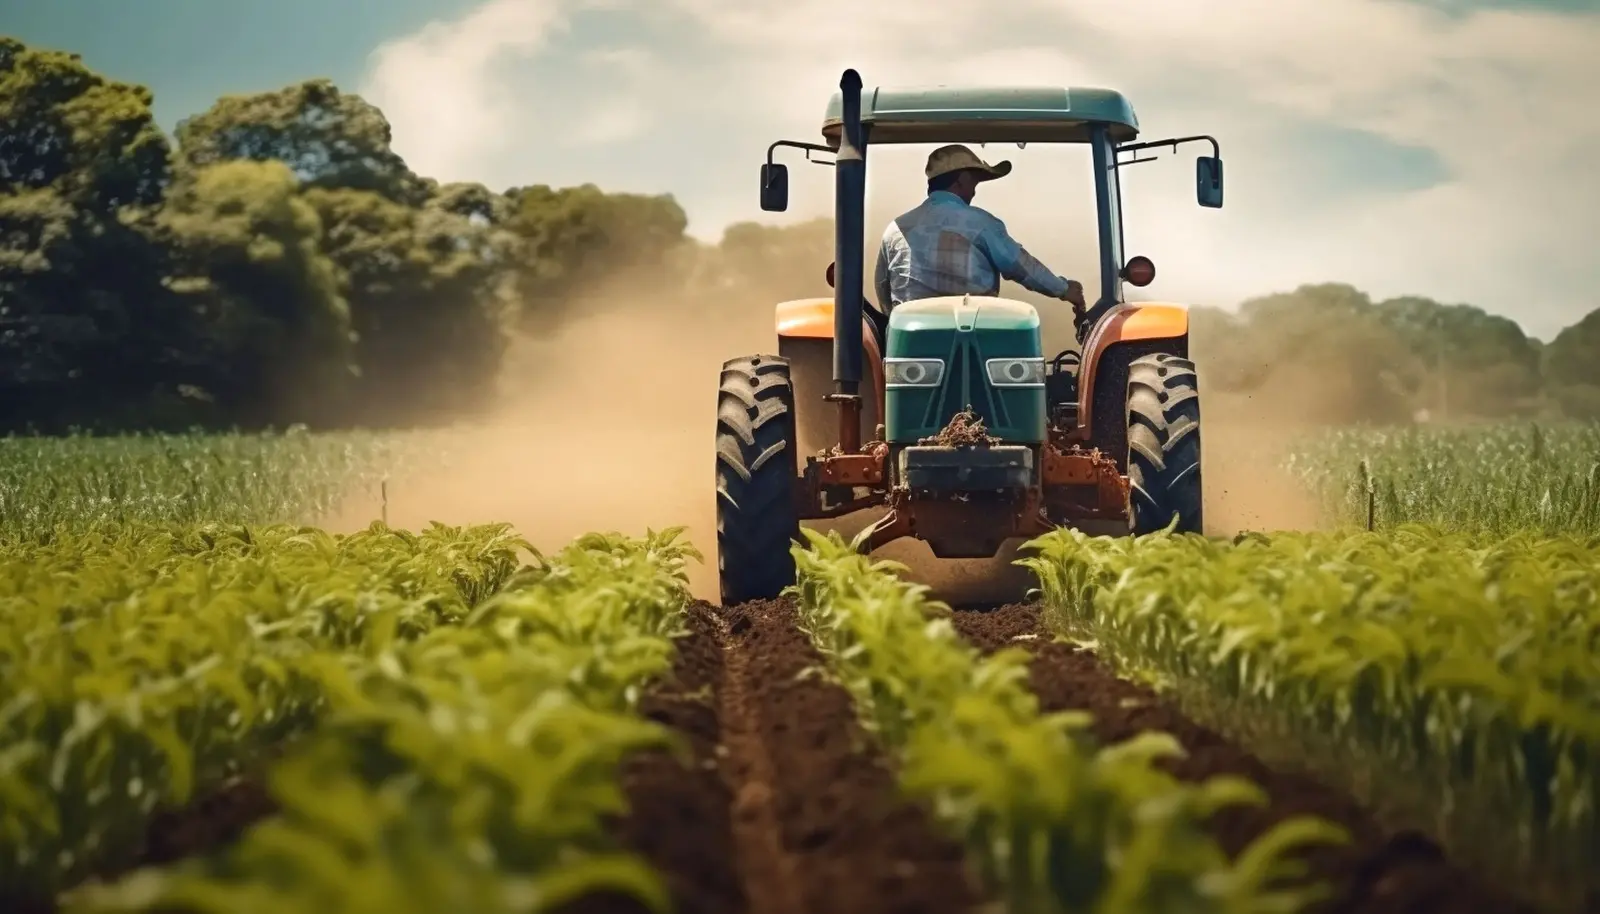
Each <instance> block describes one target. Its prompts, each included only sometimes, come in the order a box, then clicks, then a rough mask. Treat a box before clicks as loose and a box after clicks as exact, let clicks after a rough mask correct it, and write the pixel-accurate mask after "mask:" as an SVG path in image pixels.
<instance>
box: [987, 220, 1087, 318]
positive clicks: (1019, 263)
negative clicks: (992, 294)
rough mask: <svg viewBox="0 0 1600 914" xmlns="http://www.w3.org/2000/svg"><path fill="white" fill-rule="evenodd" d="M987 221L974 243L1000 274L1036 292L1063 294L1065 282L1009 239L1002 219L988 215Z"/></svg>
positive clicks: (1057, 295)
mask: <svg viewBox="0 0 1600 914" xmlns="http://www.w3.org/2000/svg"><path fill="white" fill-rule="evenodd" d="M988 222H989V224H988V226H987V227H985V228H984V230H983V232H982V233H980V234H979V235H978V243H979V244H980V245H982V246H983V250H984V253H986V254H988V255H989V262H990V263H993V264H994V268H995V269H996V270H998V271H999V272H1000V275H1001V276H1004V277H1005V278H1007V279H1009V280H1011V281H1012V282H1014V283H1017V284H1018V285H1020V286H1022V287H1023V288H1025V289H1028V290H1029V291H1032V292H1037V293H1039V294H1040V295H1048V296H1050V297H1051V298H1060V297H1061V296H1063V295H1065V294H1066V292H1067V281H1066V280H1065V279H1063V278H1061V277H1060V276H1057V275H1056V274H1054V273H1052V272H1050V270H1049V269H1048V268H1047V267H1045V265H1044V264H1042V263H1040V262H1039V259H1038V258H1037V257H1034V256H1033V255H1032V254H1029V253H1028V251H1027V249H1026V248H1024V247H1023V246H1022V245H1020V244H1018V243H1017V242H1016V241H1014V240H1012V238H1011V235H1010V234H1008V233H1007V232H1006V224H1005V223H1004V222H1001V221H1000V220H999V219H997V218H995V217H993V216H990V217H989V219H988Z"/></svg>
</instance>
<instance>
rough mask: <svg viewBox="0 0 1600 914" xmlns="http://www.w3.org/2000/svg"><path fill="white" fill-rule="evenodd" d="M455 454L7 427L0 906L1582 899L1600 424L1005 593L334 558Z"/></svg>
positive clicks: (1389, 442) (397, 537) (1062, 565)
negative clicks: (346, 516)
mask: <svg viewBox="0 0 1600 914" xmlns="http://www.w3.org/2000/svg"><path fill="white" fill-rule="evenodd" d="M439 444H440V440H439V439H437V438H433V437H427V436H408V435H404V434H400V435H362V434H328V435H323V434H306V433H298V432H297V433H292V434H288V435H275V436H216V437H182V436H178V437H147V438H125V439H92V438H66V439H31V438H30V439H9V440H3V441H0V550H3V552H0V555H3V564H0V911H4V912H7V914H11V912H19V914H35V912H37V914H44V912H54V911H63V912H65V911H72V912H83V914H89V912H95V914H111V912H124V914H132V912H150V914H154V912H179V911H186V912H216V914H221V912H229V914H268V912H288V911H305V912H336V911H337V912H350V914H366V912H370V914H380V912H381V914H407V912H417V914H422V912H430V914H432V912H475V914H496V912H506V914H510V912H519V914H522V912H545V911H549V912H556V911H560V912H572V914H579V912H585V914H586V912H595V914H602V912H636V911H661V912H666V911H676V912H684V914H688V912H706V914H731V912H763V914H802V912H839V914H854V912H862V914H865V912H907V914H909V912H934V914H954V912H994V914H998V912H1017V914H1056V912H1062V914H1065V912H1099V914H1112V912H1118V914H1120V912H1163V914H1168V912H1185V914H1187V912H1239V914H1246V912H1248V914H1269V912H1274V914H1275V912H1291V911H1307V912H1311V911H1316V912H1357V911H1361V912H1366V911H1372V912H1455V911H1481V912H1514V911H1516V912H1520V911H1529V912H1533V911H1538V910H1541V909H1542V910H1549V911H1586V910H1600V873H1597V868H1596V867H1595V865H1594V861H1595V860H1597V859H1600V766H1597V759H1600V687H1597V686H1600V427H1594V426H1579V425H1567V426H1553V427H1534V426H1531V425H1522V426H1514V427H1506V428H1492V429H1484V430H1479V429H1470V428H1462V429H1451V430H1405V431H1390V430H1346V431H1340V432H1337V433H1333V434H1325V435H1320V436H1314V437H1312V438H1309V439H1307V440H1306V441H1305V442H1304V443H1303V444H1302V445H1301V446H1300V447H1299V448H1298V449H1296V450H1295V451H1294V452H1293V453H1292V454H1291V455H1289V456H1288V457H1287V458H1286V460H1285V469H1286V470H1287V471H1288V472H1289V473H1290V474H1291V475H1292V476H1293V478H1295V479H1296V480H1298V481H1299V482H1300V483H1301V484H1303V485H1304V486H1305V487H1306V489H1307V491H1308V492H1309V493H1311V494H1312V495H1313V497H1314V498H1315V499H1317V500H1319V503H1320V504H1321V505H1322V506H1323V508H1324V510H1325V514H1326V515H1327V518H1328V521H1329V522H1328V524H1327V525H1326V526H1325V527H1324V529H1320V530H1317V531H1315V532H1312V531H1294V532H1275V531H1262V532H1260V533H1244V534H1240V535H1238V536H1233V537H1227V538H1222V537H1214V538H1204V537H1194V536H1188V537H1185V536H1172V535H1166V534H1155V535H1152V536H1149V537H1145V538H1141V539H1139V540H1131V539H1109V538H1094V537H1088V536H1085V535H1082V534H1080V533H1076V532H1072V531H1058V532H1056V533H1052V534H1050V535H1048V536H1045V537H1042V538H1040V539H1039V540H1036V541H1034V542H1033V543H1031V544H1029V545H1028V546H1027V548H1026V549H1025V550H1024V558H1023V559H1021V561H1023V562H1024V563H1026V566H1027V567H1028V568H1029V569H1030V570H1031V571H1032V572H1033V574H1034V575H1035V576H1036V578H1037V588H1036V590H1035V591H1034V592H1033V593H1032V594H1031V595H1030V597H1031V602H1019V603H1014V604H1008V605H1004V606H947V605H945V604H943V603H940V602H938V601H936V600H934V599H933V598H932V596H931V594H929V593H928V592H926V591H925V590H924V589H923V588H921V587H919V586H917V585H915V584H913V583H909V582H908V581H907V580H906V578H905V577H904V576H903V575H901V574H897V573H896V572H897V570H898V569H897V568H896V567H894V566H893V565H892V564H891V563H885V562H882V561H878V560H875V559H873V558H871V557H865V556H859V555H856V554H854V553H852V552H851V551H850V550H848V549H847V548H846V547H845V546H844V544H843V542H842V541H841V540H840V539H839V538H838V537H837V536H835V535H831V534H830V535H823V534H820V533H816V532H813V531H808V532H807V541H806V543H804V544H801V545H797V547H796V552H797V557H798V562H799V580H798V582H797V584H796V586H795V587H794V588H793V589H792V591H791V593H790V594H789V595H787V596H785V597H784V598H783V599H780V600H776V601H772V602H764V603H756V604H747V605H742V606H727V607H723V606H715V605H711V604H709V603H706V602H704V601H701V600H697V599H695V598H694V596H693V595H692V593H691V591H690V588H689V586H688V580H689V569H690V568H691V567H692V566H693V565H694V564H695V563H696V562H698V561H700V560H701V559H702V556H701V555H700V553H699V552H697V551H696V548H695V547H696V545H699V544H695V543H692V542H690V541H689V539H688V538H687V537H686V536H685V533H684V531H683V530H681V529H668V530H660V531H650V530H637V531H629V532H626V533H614V532H608V531H596V532H595V533H593V534H590V535H587V536H584V537H581V538H579V539H577V540H575V541H573V542H570V543H568V544H566V545H565V546H564V547H562V548H559V549H551V550H545V551H541V550H539V549H535V548H533V546H532V545H531V544H530V543H529V542H528V541H527V540H526V539H524V537H523V536H522V534H520V533H519V532H518V531H517V530H515V529H512V528H511V527H509V526H507V525H503V524H502V525H473V526H461V527H452V526H444V525H434V526H432V527H429V528H425V529H420V530H404V529H397V528H391V527H389V526H388V525H387V524H386V523H385V522H384V521H383V519H382V518H381V517H379V518H374V519H373V520H372V522H371V524H370V526H367V527H365V528H364V529H358V530H355V531H354V532H349V533H335V532H331V530H330V529H328V526H327V522H328V520H329V518H332V517H334V516H336V515H337V514H338V513H339V511H340V508H341V505H342V504H343V503H344V502H346V501H348V500H350V499H361V500H363V501H362V503H363V504H366V503H370V500H371V499H372V498H373V497H374V495H377V496H378V498H379V503H380V504H381V497H382V493H383V492H384V491H385V485H386V480H388V479H391V478H394V477H395V476H397V475H399V474H403V473H404V472H406V471H407V469H408V468H414V467H415V466H418V465H420V463H422V462H427V461H438V460H441V459H442V460H446V461H448V459H449V457H448V454H443V452H442V451H440V449H439V447H438V445H439ZM441 454H443V456H441ZM701 548H702V549H703V548H704V546H701ZM703 558H704V559H705V560H708V561H712V562H714V561H715V559H714V556H709V555H707V556H704V557H703Z"/></svg>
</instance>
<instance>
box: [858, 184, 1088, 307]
mask: <svg viewBox="0 0 1600 914" xmlns="http://www.w3.org/2000/svg"><path fill="white" fill-rule="evenodd" d="M1002 276H1004V277H1005V278H1007V279H1010V280H1012V281H1013V282H1016V283H1018V284H1020V285H1021V286H1023V287H1024V288H1027V289H1030V290H1032V291H1034V292H1037V293H1039V294H1041V295H1048V296H1050V297H1051V298H1060V297H1062V296H1063V295H1064V294H1066V291H1067V281H1066V280H1065V279H1063V278H1062V277H1060V276H1057V275H1056V274H1054V273H1052V272H1050V270H1048V269H1046V268H1045V265H1044V264H1042V263H1040V262H1039V261H1038V260H1037V259H1036V258H1035V257H1034V256H1033V255H1032V254H1029V253H1028V252H1027V251H1026V250H1024V249H1023V247H1022V245H1020V244H1017V243H1016V242H1015V241H1013V240H1012V239H1011V236H1010V235H1008V234H1007V233H1006V226H1005V223H1004V222H1001V221H1000V220H999V219H997V218H995V217H994V216H993V215H991V214H990V213H988V212H986V211H985V210H982V209H979V208H978V207H976V206H972V205H971V204H969V203H967V202H966V201H965V200H962V199H961V198H960V197H958V196H956V195H955V194H952V193H950V192H949V191H943V190H936V191H934V192H933V193H931V194H929V195H928V199H926V200H924V201H923V202H922V204H921V205H919V206H918V207H917V208H916V209H913V210H911V211H910V212H908V213H906V214H905V215H903V216H901V217H900V218H898V219H896V220H894V221H893V222H891V223H889V227H888V229H886V230H885V231H884V233H883V245H882V247H880V248H879V250H878V270H877V276H876V279H875V282H874V285H875V286H876V289H877V293H878V307H880V308H882V309H883V310H884V311H885V312H887V311H889V309H891V308H893V307H894V306H895V305H898V304H900V303H901V302H907V301H915V300H916V299H919V298H933V297H936V296H940V295H997V294H999V292H1000V277H1002Z"/></svg>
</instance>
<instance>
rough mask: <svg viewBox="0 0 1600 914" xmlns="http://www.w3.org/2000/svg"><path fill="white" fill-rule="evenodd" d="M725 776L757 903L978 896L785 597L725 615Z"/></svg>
mask: <svg viewBox="0 0 1600 914" xmlns="http://www.w3.org/2000/svg"><path fill="white" fill-rule="evenodd" d="M720 612H721V619H722V623H723V633H724V634H723V639H724V640H723V644H724V647H725V649H726V655H725V656H726V658H727V679H726V680H725V682H724V689H723V692H722V695H721V708H722V720H723V726H724V728H725V730H724V733H725V745H726V747H727V749H728V758H727V762H728V765H727V768H726V769H725V776H726V777H727V778H728V780H729V783H730V785H733V786H734V788H735V794H736V799H735V825H734V827H735V834H736V836H737V838H738V842H739V849H740V861H739V862H740V865H741V868H742V869H743V871H744V872H745V875H746V887H747V895H748V898H749V900H750V910H751V911H759V912H763V914H768V912H770V914H788V912H795V914H799V912H817V914H822V912H828V914H852V912H861V914H868V912H873V914H898V912H904V914H913V912H928V914H943V912H952V914H953V912H959V911H967V910H970V909H971V908H973V907H974V905H975V904H976V903H977V901H978V898H977V897H976V895H975V893H974V891H973V889H972V887H971V886H970V885H969V884H968V881H967V869H966V864H965V860H964V854H963V851H962V848H961V847H960V845H958V844H956V843H955V842H954V841H952V840H949V839H947V838H945V837H943V836H942V835H940V834H939V833H937V831H936V830H935V827H934V825H933V823H932V822H931V821H930V820H929V818H928V817H927V816H926V815H925V814H924V812H923V811H922V810H921V809H919V808H917V807H916V806H914V805H911V804H909V803H906V802H903V801H901V800H900V799H899V798H898V796H897V791H896V783H895V778H894V774H893V772H892V771H891V770H890V768H889V767H888V765H887V764H886V763H885V761H884V760H883V758H882V757H881V756H880V755H878V754H877V753H875V752H874V751H873V750H872V749H871V747H870V744H869V742H868V740H867V739H866V738H865V734H864V733H863V731H862V730H861V728H860V727H859V725H858V724H857V723H856V717H855V712H854V709H853V707H852V703H851V698H850V695H849V693H848V692H846V691H845V690H844V689H843V688H842V687H841V686H838V685H836V684H834V683H832V682H829V681H827V680H826V679H823V678H821V677H816V676H802V675H801V674H802V673H803V672H804V671H806V670H807V669H809V668H816V667H820V666H821V665H822V663H823V659H822V657H821V655H820V654H818V653H817V651H816V649H815V648H814V647H813V646H812V644H811V641H810V639H809V638H808V637H807V636H806V635H805V633H804V632H802V631H801V630H800V629H799V627H798V625H797V617H796V615H795V610H794V607H793V606H792V605H791V604H790V603H788V602H786V601H773V602H766V603H755V604H747V605H745V606H741V607H737V608H734V609H729V610H721V611H720Z"/></svg>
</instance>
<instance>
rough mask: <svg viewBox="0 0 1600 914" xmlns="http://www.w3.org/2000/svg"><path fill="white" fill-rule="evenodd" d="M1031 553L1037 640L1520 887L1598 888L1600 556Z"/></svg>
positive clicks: (1277, 538)
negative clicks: (1174, 701) (1160, 692)
mask: <svg viewBox="0 0 1600 914" xmlns="http://www.w3.org/2000/svg"><path fill="white" fill-rule="evenodd" d="M1030 549H1031V551H1032V552H1033V553H1034V554H1033V555H1031V556H1029V557H1028V558H1025V559H1022V560H1020V561H1021V563H1022V564H1025V565H1027V566H1028V567H1030V568H1031V569H1032V570H1033V571H1034V572H1035V573H1036V574H1038V576H1039V579H1040V583H1041V588H1042V592H1043V594H1044V598H1045V600H1046V603H1047V604H1048V606H1049V607H1050V610H1051V615H1052V620H1053V624H1054V627H1055V628H1056V629H1057V630H1059V631H1062V632H1064V633H1071V634H1072V635H1074V636H1076V637H1080V638H1090V639H1093V640H1094V641H1095V642H1096V643H1098V645H1099V646H1100V648H1101V654H1102V656H1103V657H1105V658H1106V659H1108V660H1110V661H1111V662H1113V663H1115V664H1117V665H1118V666H1119V667H1120V668H1121V670H1122V671H1123V672H1124V673H1126V674H1129V675H1140V676H1142V677H1144V678H1146V679H1150V680H1154V681H1157V682H1159V683H1163V684H1165V685H1166V686H1168V687H1169V688H1171V689H1172V690H1173V691H1174V693H1175V694H1178V695H1187V696H1189V697H1190V698H1191V700H1195V701H1198V702H1199V703H1200V704H1201V705H1203V706H1210V707H1212V708H1213V709H1214V710H1215V712H1216V716H1217V717H1218V718H1219V719H1220V720H1222V721H1225V722H1226V721H1232V722H1233V723H1234V724H1235V725H1238V726H1235V727H1231V728H1230V729H1238V727H1239V726H1243V727H1246V728H1254V729H1256V730H1260V731H1263V733H1264V735H1265V736H1266V737H1268V738H1273V739H1276V740H1277V741H1278V742H1280V743H1282V744H1284V745H1294V746H1303V747H1306V756H1307V757H1308V758H1322V759H1325V760H1329V761H1331V764H1329V765H1327V766H1325V767H1327V768H1328V769H1329V771H1328V772H1325V773H1329V774H1335V773H1338V772H1344V773H1345V777H1346V779H1347V783H1346V786H1349V787H1351V789H1354V790H1356V791H1357V793H1358V794H1365V798H1366V799H1368V800H1369V802H1373V803H1375V804H1377V805H1381V806H1385V807H1394V806H1396V805H1401V806H1406V807H1409V810H1408V811H1409V812H1410V813H1412V814H1413V815H1415V816H1418V817H1421V819H1422V821H1421V823H1420V824H1421V826H1422V827H1425V828H1426V829H1427V830H1429V831H1432V832H1434V833H1438V834H1442V835H1444V836H1446V839H1447V842H1448V843H1450V844H1452V845H1453V846H1456V847H1458V848H1460V849H1461V850H1463V851H1464V852H1467V853H1469V854H1473V855H1475V856H1476V857H1477V858H1478V859H1480V860H1482V861H1483V862H1485V863H1486V864H1493V865H1496V866H1499V865H1509V866H1511V867H1513V868H1515V869H1516V871H1517V873H1516V875H1517V877H1518V878H1519V879H1520V880H1521V881H1524V882H1526V881H1528V876H1527V874H1529V873H1534V874H1543V877H1542V880H1541V881H1543V882H1545V883H1547V884H1549V885H1564V886H1566V887H1568V888H1571V887H1574V886H1581V885H1583V884H1584V883H1585V882H1587V883H1589V884H1591V885H1600V879H1597V878H1596V875H1595V872H1594V870H1593V866H1592V864H1593V861H1594V860H1596V859H1600V819H1597V815H1596V813H1597V795H1600V768H1597V767H1596V764H1595V759H1596V754H1597V752H1600V692H1596V690H1595V687H1594V684H1595V683H1596V682H1600V651H1597V648H1600V540H1595V539H1589V540H1582V539H1575V538H1556V539H1546V538H1539V537H1536V536H1533V535H1530V534H1518V535H1513V536H1508V537H1488V536H1472V535H1467V534H1445V533H1440V532H1438V531H1435V530H1431V529H1427V528H1422V527H1416V526H1404V527H1400V528H1398V529H1395V530H1393V531H1390V532H1388V533H1386V534H1368V533H1365V532H1354V533H1340V534H1304V533H1281V534H1276V535H1273V536H1270V537H1267V536H1260V535H1251V536H1243V537H1239V538H1238V539H1237V540H1236V541H1233V542H1228V541H1218V540H1208V539H1206V538H1202V537H1198V536H1179V535H1168V534H1157V535H1152V536H1149V537H1143V538H1139V539H1120V540H1118V539H1109V538H1096V537H1089V536H1086V535H1083V534H1082V533H1078V532H1073V531H1057V532H1053V533H1051V534H1049V535H1047V536H1045V537H1042V538H1040V539H1038V540H1036V541H1034V542H1033V543H1031V544H1030ZM1353 772H1359V773H1360V777H1359V778H1354V779H1350V776H1351V773H1353ZM1369 779H1370V780H1372V781H1373V782H1374V783H1375V785H1376V786H1375V787H1373V788H1371V789H1367V788H1363V787H1362V785H1361V783H1357V781H1365V780H1369Z"/></svg>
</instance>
